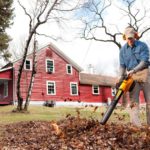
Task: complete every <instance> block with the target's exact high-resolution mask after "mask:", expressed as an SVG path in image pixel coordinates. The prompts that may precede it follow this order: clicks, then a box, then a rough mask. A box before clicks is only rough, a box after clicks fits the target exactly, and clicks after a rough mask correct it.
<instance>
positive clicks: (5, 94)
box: [4, 81, 8, 96]
mask: <svg viewBox="0 0 150 150" xmlns="http://www.w3.org/2000/svg"><path fill="white" fill-rule="evenodd" d="M4 96H8V82H7V81H5V82H4Z"/></svg>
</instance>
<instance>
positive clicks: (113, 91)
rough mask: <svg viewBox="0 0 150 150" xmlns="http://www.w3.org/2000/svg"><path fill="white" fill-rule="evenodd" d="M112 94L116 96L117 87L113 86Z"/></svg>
mask: <svg viewBox="0 0 150 150" xmlns="http://www.w3.org/2000/svg"><path fill="white" fill-rule="evenodd" d="M111 95H112V96H115V95H116V88H111Z"/></svg>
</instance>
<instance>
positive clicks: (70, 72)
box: [66, 64, 72, 74]
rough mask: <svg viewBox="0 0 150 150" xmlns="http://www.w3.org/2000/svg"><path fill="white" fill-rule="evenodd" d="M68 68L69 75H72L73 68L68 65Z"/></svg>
mask: <svg viewBox="0 0 150 150" xmlns="http://www.w3.org/2000/svg"><path fill="white" fill-rule="evenodd" d="M66 68H67V74H72V66H71V65H69V64H67V66H66Z"/></svg>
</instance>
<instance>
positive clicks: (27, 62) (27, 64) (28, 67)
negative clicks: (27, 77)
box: [26, 60, 31, 70]
mask: <svg viewBox="0 0 150 150" xmlns="http://www.w3.org/2000/svg"><path fill="white" fill-rule="evenodd" d="M30 68H31V64H30V61H29V60H26V69H29V70H30Z"/></svg>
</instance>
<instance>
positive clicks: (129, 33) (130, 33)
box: [124, 27, 136, 38]
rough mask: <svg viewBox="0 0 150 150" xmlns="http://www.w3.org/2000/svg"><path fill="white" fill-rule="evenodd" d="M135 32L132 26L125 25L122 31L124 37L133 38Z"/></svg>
mask: <svg viewBox="0 0 150 150" xmlns="http://www.w3.org/2000/svg"><path fill="white" fill-rule="evenodd" d="M135 33H136V31H135V30H134V28H132V27H127V28H126V29H125V32H124V34H125V36H126V38H134V37H135Z"/></svg>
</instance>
